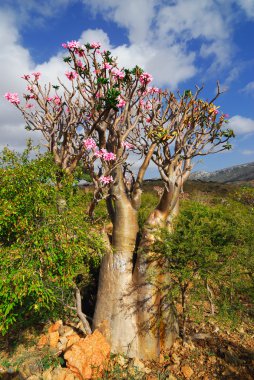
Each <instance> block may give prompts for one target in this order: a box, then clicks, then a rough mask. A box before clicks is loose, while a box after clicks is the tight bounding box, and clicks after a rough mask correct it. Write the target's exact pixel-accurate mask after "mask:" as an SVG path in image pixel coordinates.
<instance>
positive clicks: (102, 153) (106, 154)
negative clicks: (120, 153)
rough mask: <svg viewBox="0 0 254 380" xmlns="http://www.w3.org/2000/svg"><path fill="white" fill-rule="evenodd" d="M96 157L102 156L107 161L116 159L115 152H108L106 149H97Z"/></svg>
mask: <svg viewBox="0 0 254 380" xmlns="http://www.w3.org/2000/svg"><path fill="white" fill-rule="evenodd" d="M94 155H95V157H97V158H102V159H103V160H105V161H114V160H115V159H116V155H115V153H112V152H108V151H107V150H106V149H101V150H97V151H95V152H94Z"/></svg>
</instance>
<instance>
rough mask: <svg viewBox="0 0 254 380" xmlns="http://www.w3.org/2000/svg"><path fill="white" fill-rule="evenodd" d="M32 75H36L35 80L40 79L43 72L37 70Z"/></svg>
mask: <svg viewBox="0 0 254 380" xmlns="http://www.w3.org/2000/svg"><path fill="white" fill-rule="evenodd" d="M32 75H33V76H34V79H35V80H38V79H40V76H41V73H40V72H39V71H37V72H36V73H32Z"/></svg>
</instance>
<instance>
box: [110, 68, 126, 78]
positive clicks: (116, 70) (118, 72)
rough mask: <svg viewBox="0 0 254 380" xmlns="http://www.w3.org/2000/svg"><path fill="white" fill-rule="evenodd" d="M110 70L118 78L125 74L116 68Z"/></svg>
mask: <svg viewBox="0 0 254 380" xmlns="http://www.w3.org/2000/svg"><path fill="white" fill-rule="evenodd" d="M111 72H112V74H113V75H114V76H115V77H116V78H118V79H123V78H124V76H125V74H124V73H123V72H122V71H121V70H119V69H117V68H114V69H113V70H112V71H111Z"/></svg>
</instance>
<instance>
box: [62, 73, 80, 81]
mask: <svg viewBox="0 0 254 380" xmlns="http://www.w3.org/2000/svg"><path fill="white" fill-rule="evenodd" d="M65 75H66V76H67V78H68V79H69V80H73V79H75V78H77V77H78V74H77V73H76V71H66V73H65Z"/></svg>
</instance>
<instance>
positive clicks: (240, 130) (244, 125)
mask: <svg viewBox="0 0 254 380" xmlns="http://www.w3.org/2000/svg"><path fill="white" fill-rule="evenodd" d="M228 126H229V128H232V129H233V131H234V132H235V134H236V135H242V134H246V133H254V120H253V119H250V118H248V117H244V116H240V115H235V116H233V117H231V118H230V119H229V124H228Z"/></svg>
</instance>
